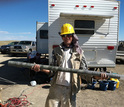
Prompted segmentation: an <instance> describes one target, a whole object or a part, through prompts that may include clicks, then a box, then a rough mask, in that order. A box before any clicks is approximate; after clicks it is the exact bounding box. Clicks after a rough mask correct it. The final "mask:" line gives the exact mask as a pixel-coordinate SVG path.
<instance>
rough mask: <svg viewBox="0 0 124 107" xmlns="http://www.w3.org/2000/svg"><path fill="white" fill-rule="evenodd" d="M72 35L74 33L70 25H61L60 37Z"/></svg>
mask: <svg viewBox="0 0 124 107" xmlns="http://www.w3.org/2000/svg"><path fill="white" fill-rule="evenodd" d="M73 33H75V31H74V28H73V26H72V25H71V24H69V23H65V24H63V26H62V27H61V33H60V35H65V34H73Z"/></svg>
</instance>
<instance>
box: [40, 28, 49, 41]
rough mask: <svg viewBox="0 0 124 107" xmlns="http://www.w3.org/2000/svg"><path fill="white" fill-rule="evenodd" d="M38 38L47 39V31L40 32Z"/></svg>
mask: <svg viewBox="0 0 124 107" xmlns="http://www.w3.org/2000/svg"><path fill="white" fill-rule="evenodd" d="M40 38H41V39H48V30H40Z"/></svg>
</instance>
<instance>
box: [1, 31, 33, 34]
mask: <svg viewBox="0 0 124 107" xmlns="http://www.w3.org/2000/svg"><path fill="white" fill-rule="evenodd" d="M0 34H32V33H31V32H21V33H10V32H8V31H0Z"/></svg>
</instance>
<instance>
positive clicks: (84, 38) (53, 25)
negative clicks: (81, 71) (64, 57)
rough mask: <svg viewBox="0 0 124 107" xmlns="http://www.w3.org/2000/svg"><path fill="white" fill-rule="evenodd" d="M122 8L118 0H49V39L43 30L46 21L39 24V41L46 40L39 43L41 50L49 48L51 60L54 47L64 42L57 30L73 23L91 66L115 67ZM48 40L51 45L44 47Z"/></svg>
mask: <svg viewBox="0 0 124 107" xmlns="http://www.w3.org/2000/svg"><path fill="white" fill-rule="evenodd" d="M119 11H120V2H119V1H117V0H49V1H48V28H47V30H48V39H47V37H45V39H44V38H42V36H43V35H44V33H43V35H42V30H44V29H45V30H46V26H47V23H44V25H43V23H42V25H41V26H40V28H41V31H40V28H38V27H37V28H38V29H39V31H38V32H40V33H41V34H39V35H41V36H40V39H38V37H37V43H38V42H39V40H40V41H42V42H41V43H44V44H43V45H40V46H41V48H40V50H42V52H41V53H44V52H43V51H45V50H46V49H48V54H49V62H51V57H52V50H53V48H54V47H56V46H58V45H59V44H60V43H61V42H62V40H61V37H60V36H59V33H58V32H60V29H61V26H62V25H63V24H64V23H70V24H72V25H73V26H74V29H75V33H76V35H77V36H78V38H79V44H80V46H81V47H82V49H83V51H84V55H85V57H86V60H87V64H88V67H89V68H105V69H104V70H106V68H108V67H115V61H116V51H117V44H118V31H119ZM38 25H39V23H37V26H38ZM38 29H37V30H38ZM38 32H37V33H38ZM45 32H46V31H45ZM47 40H48V41H47ZM46 43H48V47H45V46H47V44H46ZM37 46H39V44H37ZM37 49H38V50H39V48H37ZM38 50H37V51H38Z"/></svg>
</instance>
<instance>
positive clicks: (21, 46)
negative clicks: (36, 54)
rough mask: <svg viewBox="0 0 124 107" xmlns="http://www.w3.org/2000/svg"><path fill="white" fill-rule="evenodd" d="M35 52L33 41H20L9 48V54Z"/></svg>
mask: <svg viewBox="0 0 124 107" xmlns="http://www.w3.org/2000/svg"><path fill="white" fill-rule="evenodd" d="M34 50H36V42H35V41H20V42H19V43H18V44H17V45H14V46H11V47H10V53H11V54H19V53H20V54H21V53H22V54H25V53H28V52H29V51H34Z"/></svg>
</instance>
